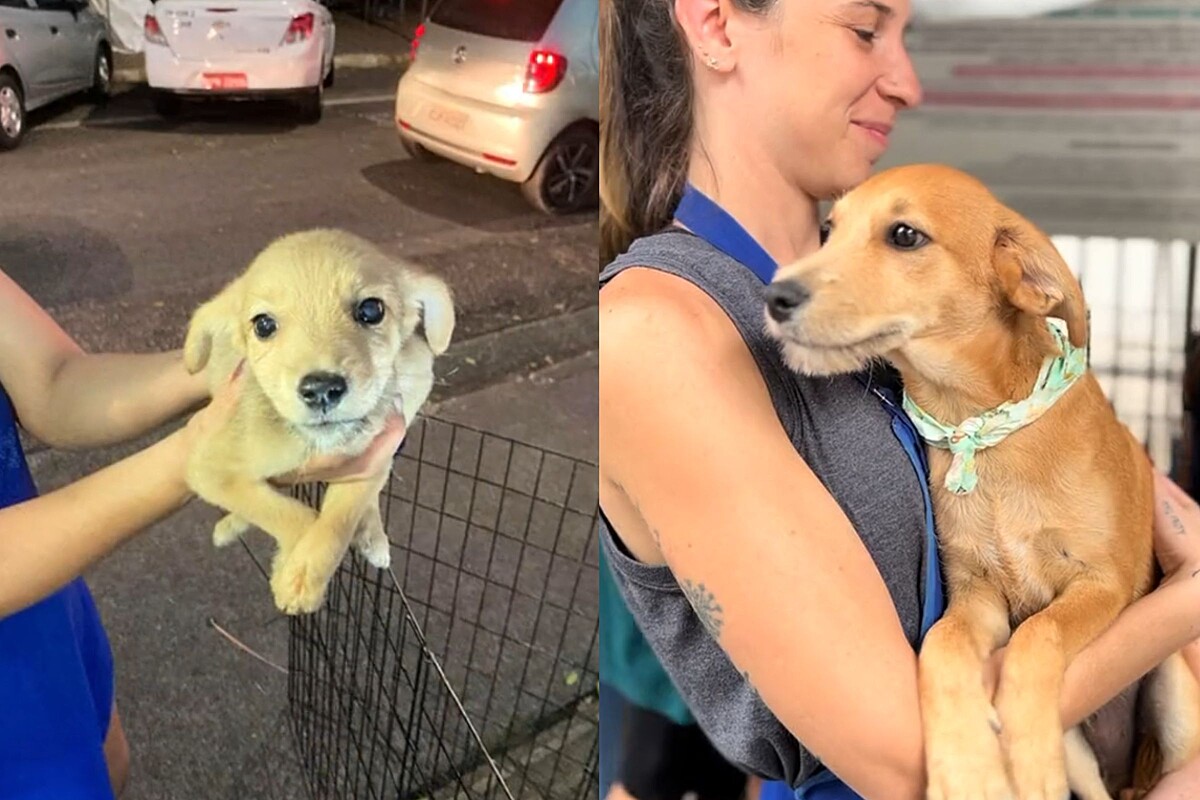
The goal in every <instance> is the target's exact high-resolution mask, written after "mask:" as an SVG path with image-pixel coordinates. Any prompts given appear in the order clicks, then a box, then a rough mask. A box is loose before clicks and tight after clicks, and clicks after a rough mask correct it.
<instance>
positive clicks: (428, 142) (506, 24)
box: [396, 0, 666, 214]
mask: <svg viewBox="0 0 1200 800" xmlns="http://www.w3.org/2000/svg"><path fill="white" fill-rule="evenodd" d="M665 1H666V0H656V2H665ZM599 8H600V5H599V2H598V0H518V1H517V2H497V0H440V2H438V3H437V4H436V5H435V6H434V7H433V10H432V11H431V12H430V15H429V19H428V20H426V21H425V22H424V23H423V24H422V25H420V26H419V27H418V28H417V36H416V38H415V40H414V41H413V45H412V47H413V59H412V64H411V65H410V66H409V68H408V69H407V70H406V71H405V73H404V75H403V77H401V79H400V82H399V84H398V85H397V87H396V127H397V132H398V134H399V136H400V141H401V142H402V143H403V145H404V146H405V148H406V149H407V150H408V151H409V153H411V154H412V155H413V156H414V157H425V156H428V155H429V154H436V155H439V156H442V157H444V158H448V159H450V160H452V161H456V162H458V163H460V164H465V165H467V166H470V167H474V168H475V169H476V170H478V171H480V172H487V173H491V174H492V175H495V176H497V177H500V178H503V179H505V180H509V181H514V182H516V183H519V184H521V187H522V189H523V191H524V193H525V197H526V198H527V199H528V200H529V202H530V203H531V204H532V205H533V206H534V207H536V208H538V209H540V210H542V211H544V212H547V213H552V214H565V213H572V212H576V211H580V210H582V209H585V208H589V207H592V206H594V205H596V203H597V202H598V200H599V194H600V192H599V186H600V170H599V152H600V70H599V66H600V51H599V41H598V37H597V30H598V15H599Z"/></svg>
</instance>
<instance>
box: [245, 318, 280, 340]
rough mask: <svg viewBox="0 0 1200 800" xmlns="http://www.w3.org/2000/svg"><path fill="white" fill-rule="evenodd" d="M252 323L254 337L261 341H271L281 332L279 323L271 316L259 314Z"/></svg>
mask: <svg viewBox="0 0 1200 800" xmlns="http://www.w3.org/2000/svg"><path fill="white" fill-rule="evenodd" d="M250 322H251V323H252V324H253V325H254V335H255V336H257V337H258V338H260V339H270V338H271V337H272V336H274V335H275V331H277V330H279V323H277V322H276V321H275V318H274V317H272V316H271V315H270V314H258V315H257V316H255V317H254V319H252V320H250Z"/></svg>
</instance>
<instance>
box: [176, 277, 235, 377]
mask: <svg viewBox="0 0 1200 800" xmlns="http://www.w3.org/2000/svg"><path fill="white" fill-rule="evenodd" d="M239 297H240V285H239V283H238V282H234V283H232V284H230V285H229V286H227V287H225V288H224V289H223V290H221V292H220V293H219V294H218V295H217V296H216V297H214V298H212V299H211V300H209V301H208V302H206V303H204V304H203V305H201V306H200V307H199V308H198V309H196V312H195V313H194V314H192V319H191V322H190V323H189V324H188V331H187V338H186V339H185V340H184V343H183V366H184V367H185V368H186V369H187V371H188V372H189V373H191V374H192V375H195V374H196V373H197V372H199V371H200V370H202V369H204V367H205V365H206V364H208V361H209V358H211V356H212V349H213V340H214V339H216V338H217V337H218V336H221V335H223V334H225V335H227V338H228V340H229V343H230V344H231V345H232V346H233V348H234V349H235V350H236V351H238V353H239V354H240V355H243V356H244V355H245V354H246V339H245V331H244V330H242V327H243V326H241V325H239V320H238V318H237V316H238V314H237V310H238V307H239V302H238V298H239Z"/></svg>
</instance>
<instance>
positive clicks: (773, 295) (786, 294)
mask: <svg viewBox="0 0 1200 800" xmlns="http://www.w3.org/2000/svg"><path fill="white" fill-rule="evenodd" d="M811 296H812V295H811V294H810V293H809V291H808V289H807V288H806V287H805V286H804V284H802V283H796V282H795V281H780V282H779V283H772V284H771V285H770V286H768V287H767V292H766V300H767V313H769V314H770V315H771V319H773V320H775V321H776V322H787V321H788V318H789V317H791V316H792V313H793V312H794V311H795V310H796V309H798V308H800V306H802V305H804V304H805V303H807V302H808V299H809V298H810V297H811Z"/></svg>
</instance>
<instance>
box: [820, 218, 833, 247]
mask: <svg viewBox="0 0 1200 800" xmlns="http://www.w3.org/2000/svg"><path fill="white" fill-rule="evenodd" d="M831 230H833V223H832V222H830V221H829V220H825V221H824V222H822V223H821V246H822V247H824V246H825V243H826V242H828V241H829V232H830V231H831Z"/></svg>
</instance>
